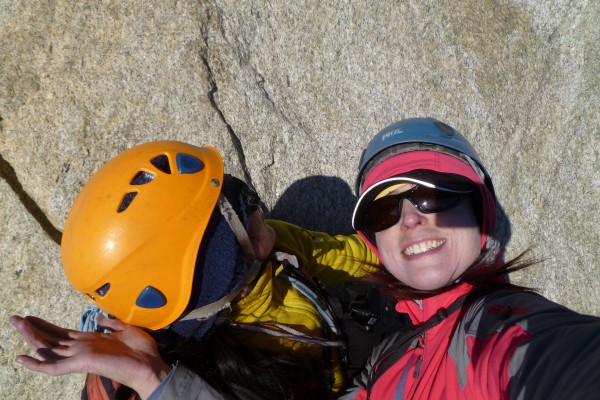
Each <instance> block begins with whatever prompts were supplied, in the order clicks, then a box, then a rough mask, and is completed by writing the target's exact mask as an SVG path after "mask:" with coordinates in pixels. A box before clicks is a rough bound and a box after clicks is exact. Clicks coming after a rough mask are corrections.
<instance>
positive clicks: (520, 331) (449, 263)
mask: <svg viewBox="0 0 600 400" xmlns="http://www.w3.org/2000/svg"><path fill="white" fill-rule="evenodd" d="M356 191H357V195H358V196H359V199H358V203H357V205H356V208H355V211H354V215H353V218H352V222H353V226H354V228H355V229H356V230H357V232H358V233H359V235H360V236H361V237H362V238H363V239H364V241H365V243H366V245H367V246H368V247H369V248H370V249H371V250H372V251H373V252H375V253H376V254H377V255H378V257H379V260H380V261H381V263H382V265H383V267H384V268H382V270H381V271H380V272H379V273H377V274H375V276H374V277H373V280H375V281H376V282H379V283H382V284H383V285H382V288H383V290H386V291H388V292H390V293H392V294H393V295H394V296H395V297H396V299H398V303H397V304H396V310H397V311H398V312H400V313H406V314H408V315H409V316H410V318H411V320H412V322H413V325H414V326H415V328H414V329H413V330H412V331H411V332H408V333H398V334H396V335H394V336H392V337H389V338H387V339H385V340H384V341H383V342H382V343H381V344H380V345H379V346H378V347H377V348H376V349H375V350H374V351H373V354H372V356H371V359H370V360H369V361H368V363H367V368H366V369H365V370H364V371H363V373H362V375H361V376H360V377H358V378H356V379H355V384H356V388H355V389H354V390H351V391H350V392H349V393H348V394H347V395H346V396H344V397H343V398H344V399H368V398H372V399H394V400H395V399H440V398H447V399H459V398H460V399H462V398H473V399H475V398H476V399H499V398H502V399H516V398H527V399H548V398H553V397H552V396H557V395H558V394H559V393H560V396H561V397H568V398H586V399H587V398H594V396H595V395H597V392H598V390H600V372H599V371H600V350H599V349H600V319H598V318H596V317H592V316H583V315H580V314H577V313H575V312H573V311H571V310H568V309H567V308H565V307H562V306H560V305H558V304H555V303H552V302H551V301H549V300H547V299H545V298H543V297H541V296H539V295H537V294H535V293H533V292H532V291H530V290H527V289H525V288H521V287H519V286H517V285H514V284H511V283H510V282H509V281H508V279H507V276H508V273H510V272H513V271H516V270H519V269H522V268H526V267H529V266H531V265H532V264H533V262H531V261H522V260H521V258H522V257H519V258H517V259H516V260H513V261H511V262H508V263H505V262H503V261H502V259H501V257H500V251H499V245H498V243H499V242H498V240H497V239H496V237H495V229H496V197H495V191H494V187H493V184H492V180H491V178H490V176H489V174H488V173H487V171H486V169H485V167H484V166H483V164H482V162H481V160H480V158H479V156H478V155H477V153H476V152H475V150H474V149H473V147H472V146H471V145H470V144H469V142H467V140H466V139H465V138H464V137H463V136H462V135H461V134H460V133H458V132H457V131H456V130H454V129H453V128H452V127H450V126H449V125H447V124H445V123H443V122H441V121H437V120H435V119H433V118H413V119H407V120H403V121H399V122H397V123H395V124H393V125H390V126H388V127H387V128H385V129H383V130H382V131H381V132H379V133H378V134H377V135H376V136H375V137H374V138H373V139H372V140H371V141H370V143H369V144H368V146H367V148H366V149H365V151H364V153H363V157H362V159H361V162H360V166H359V173H358V177H357V182H356ZM565 337H569V340H564V338H565ZM550 360H551V362H549V361H550Z"/></svg>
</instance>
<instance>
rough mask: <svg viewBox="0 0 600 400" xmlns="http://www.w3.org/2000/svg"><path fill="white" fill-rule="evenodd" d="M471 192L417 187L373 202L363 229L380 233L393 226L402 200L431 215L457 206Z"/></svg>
mask: <svg viewBox="0 0 600 400" xmlns="http://www.w3.org/2000/svg"><path fill="white" fill-rule="evenodd" d="M472 192H473V190H470V191H466V192H464V191H463V192H454V191H449V190H444V189H432V188H428V187H425V186H419V185H417V186H415V187H414V188H412V189H410V190H408V191H406V192H402V193H399V194H392V195H388V196H385V197H382V198H380V199H377V200H375V201H373V202H372V203H371V204H370V205H369V206H368V208H367V210H366V212H365V217H364V220H363V221H364V228H366V229H368V230H370V231H372V232H380V231H383V230H385V229H387V228H389V227H391V226H393V225H395V224H396V223H397V222H398V221H399V220H400V215H401V214H402V200H404V199H407V200H408V201H410V202H411V203H412V204H413V205H414V206H415V207H416V208H417V210H419V211H420V212H422V213H424V214H432V213H437V212H442V211H446V210H450V209H451V208H454V207H456V206H458V205H459V204H460V203H461V202H462V201H463V200H464V198H465V197H466V196H467V195H468V194H470V193H472Z"/></svg>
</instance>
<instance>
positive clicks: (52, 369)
mask: <svg viewBox="0 0 600 400" xmlns="http://www.w3.org/2000/svg"><path fill="white" fill-rule="evenodd" d="M15 361H16V362H17V363H19V364H21V365H22V366H24V367H25V368H27V369H30V370H32V371H35V372H42V373H44V374H47V375H52V376H59V375H66V374H70V373H72V372H78V370H77V368H73V365H72V363H63V362H61V361H46V360H44V361H40V360H37V359H35V358H33V357H29V356H25V355H20V356H17V357H16V358H15Z"/></svg>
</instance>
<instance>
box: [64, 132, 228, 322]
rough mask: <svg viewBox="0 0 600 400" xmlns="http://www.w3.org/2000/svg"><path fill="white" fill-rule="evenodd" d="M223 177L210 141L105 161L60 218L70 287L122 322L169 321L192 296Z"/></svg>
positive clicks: (171, 144) (152, 146) (156, 145)
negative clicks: (66, 212) (67, 211)
mask: <svg viewBox="0 0 600 400" xmlns="http://www.w3.org/2000/svg"><path fill="white" fill-rule="evenodd" d="M223 178H224V174H223V161H222V159H221V156H220V155H219V153H218V151H217V150H216V149H215V148H213V147H209V146H205V147H196V146H193V145H190V144H186V143H181V142H175V141H161V142H151V143H146V144H142V145H139V146H136V147H133V148H131V149H130V150H127V151H125V152H123V153H121V154H120V155H118V156H117V157H115V158H113V159H112V160H110V161H109V162H108V163H106V164H105V165H104V166H103V167H102V168H101V169H100V170H99V171H98V172H96V173H95V174H94V175H93V176H92V178H91V179H90V180H89V182H88V183H87V184H86V185H85V187H84V188H83V190H82V191H81V193H80V194H79V196H78V197H77V199H76V200H75V203H74V204H73V207H72V209H71V211H70V213H69V216H68V218H67V221H66V224H65V228H64V233H63V238H62V243H61V252H62V261H63V265H64V271H65V274H66V276H67V278H68V280H69V282H70V283H71V285H72V286H73V287H74V288H75V289H77V290H78V291H80V292H82V293H83V294H84V295H85V296H87V297H88V299H90V300H92V301H93V302H94V303H95V304H96V305H97V306H98V307H100V308H101V309H102V310H103V311H104V312H106V313H108V314H111V315H114V316H116V317H117V318H119V319H121V320H122V321H124V322H126V323H129V324H132V325H137V326H142V327H146V328H150V329H159V328H162V327H165V326H167V325H169V324H171V323H172V322H173V321H175V320H176V319H177V318H179V317H180V316H181V315H182V313H183V312H184V311H185V309H186V307H187V306H188V303H189V302H190V295H191V293H192V285H193V277H194V270H195V267H196V258H197V256H198V249H199V246H200V243H201V240H202V237H203V235H204V233H205V230H206V229H207V225H208V224H209V221H210V219H211V215H212V213H213V210H214V209H215V207H216V205H217V203H218V201H219V195H220V193H221V187H222V184H223Z"/></svg>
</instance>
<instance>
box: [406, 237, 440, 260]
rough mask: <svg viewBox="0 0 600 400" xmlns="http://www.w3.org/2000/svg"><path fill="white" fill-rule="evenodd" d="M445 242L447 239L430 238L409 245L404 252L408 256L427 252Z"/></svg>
mask: <svg viewBox="0 0 600 400" xmlns="http://www.w3.org/2000/svg"><path fill="white" fill-rule="evenodd" d="M444 242H445V240H428V241H426V242H421V243H417V244H413V245H412V246H409V247H407V248H406V249H404V251H403V253H404V254H406V255H407V256H413V255H415V254H421V253H425V252H426V251H429V250H432V249H435V248H436V247H440V246H441V245H442V244H444Z"/></svg>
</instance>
